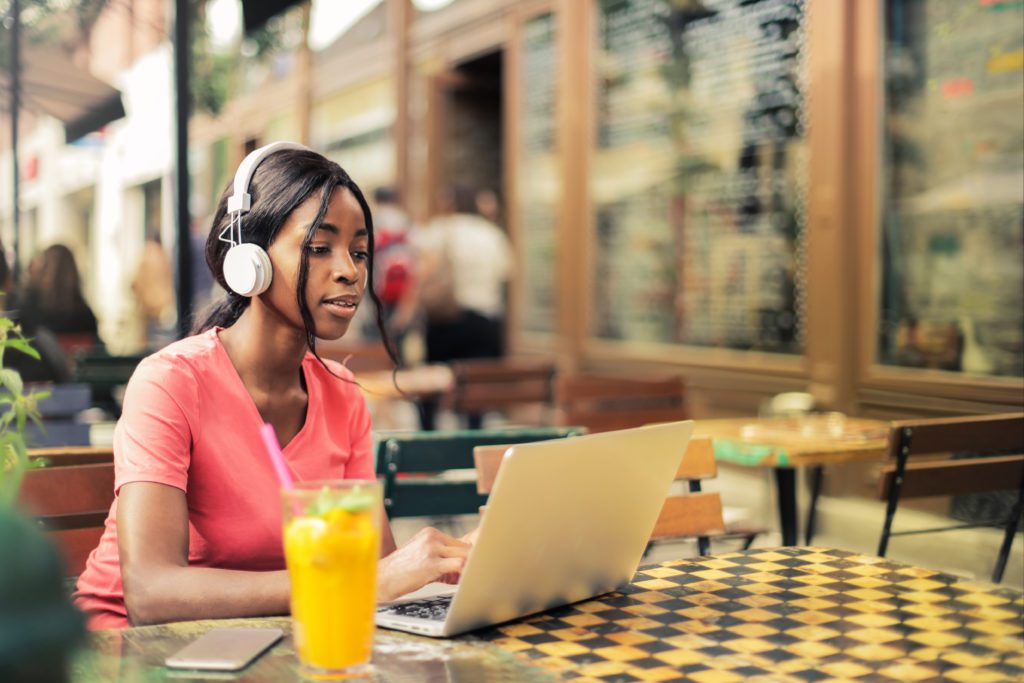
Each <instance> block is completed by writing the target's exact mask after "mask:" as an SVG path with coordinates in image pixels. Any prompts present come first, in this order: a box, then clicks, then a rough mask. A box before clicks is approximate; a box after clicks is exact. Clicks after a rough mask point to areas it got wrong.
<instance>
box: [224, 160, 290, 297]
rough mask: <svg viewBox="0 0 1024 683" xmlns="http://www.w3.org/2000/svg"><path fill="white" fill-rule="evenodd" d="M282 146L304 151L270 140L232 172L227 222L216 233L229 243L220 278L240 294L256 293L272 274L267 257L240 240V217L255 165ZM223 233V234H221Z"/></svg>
mask: <svg viewBox="0 0 1024 683" xmlns="http://www.w3.org/2000/svg"><path fill="white" fill-rule="evenodd" d="M286 149H294V150H308V149H309V148H308V147H304V146H302V145H300V144H298V143H295V142H272V143H270V144H269V145H264V146H263V147H260V148H259V149H255V150H253V151H251V152H249V154H248V155H246V157H245V159H243V160H242V163H241V164H239V166H238V170H237V171H236V172H235V183H234V192H233V193H232V195H231V196H230V197H228V225H227V227H226V228H224V229H223V230H222V231H221V233H220V235H219V236H218V237H219V239H220V241H221V242H227V243H228V244H230V245H231V248H230V249H228V253H227V254H226V255H225V256H224V280H225V281H226V282H227V284H228V287H230V288H231V290H232V291H234V292H235V293H236V294H240V295H242V296H248V297H252V296H258V295H260V294H262V293H263V292H265V291H267V288H268V287H270V281H271V280H272V279H273V277H274V273H273V269H272V268H271V266H270V256H268V255H267V252H266V251H265V250H264V249H263V247H261V246H259V245H258V244H252V243H251V242H250V243H245V244H243V243H242V216H243V215H245V214H246V213H248V212H249V208H250V204H251V202H252V197H250V196H249V183H250V182H251V181H252V176H253V174H254V173H255V172H256V167H257V166H259V165H260V162H261V161H263V160H264V159H265V158H267V157H268V156H270V155H271V154H273V153H274V152H280V151H282V150H286ZM225 235H226V236H225Z"/></svg>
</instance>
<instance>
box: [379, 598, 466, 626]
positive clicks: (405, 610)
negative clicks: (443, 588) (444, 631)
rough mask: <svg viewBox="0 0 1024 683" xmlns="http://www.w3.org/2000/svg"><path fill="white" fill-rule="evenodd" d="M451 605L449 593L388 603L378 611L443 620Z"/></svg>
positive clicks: (415, 617)
mask: <svg viewBox="0 0 1024 683" xmlns="http://www.w3.org/2000/svg"><path fill="white" fill-rule="evenodd" d="M451 605H452V596H451V595H440V596H438V597H436V598H425V599H423V600H413V601H412V602H405V603H402V604H399V605H388V606H387V607H381V608H380V609H378V610H377V611H378V612H387V613H388V614H394V615H396V616H400V617H412V618H414V619H429V620H431V621H444V619H445V617H447V616H448V608H449V607H451Z"/></svg>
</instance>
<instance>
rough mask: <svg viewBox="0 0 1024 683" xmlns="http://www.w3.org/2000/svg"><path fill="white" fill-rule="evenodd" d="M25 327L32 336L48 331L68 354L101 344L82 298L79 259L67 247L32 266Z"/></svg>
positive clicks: (51, 251) (46, 252)
mask: <svg viewBox="0 0 1024 683" xmlns="http://www.w3.org/2000/svg"><path fill="white" fill-rule="evenodd" d="M27 275H28V277H27V281H26V283H25V291H24V293H23V295H22V300H21V324H22V327H23V328H24V329H25V331H26V333H28V334H29V335H35V333H36V330H38V329H39V328H41V327H45V328H46V329H48V330H49V331H50V332H52V333H53V334H55V335H56V336H57V341H59V342H60V344H61V346H62V347H64V349H65V350H66V351H68V352H69V353H70V352H73V351H75V350H78V349H83V348H91V347H92V346H95V345H96V344H98V343H99V334H98V332H97V326H96V316H95V315H94V314H93V312H92V309H91V308H89V304H88V303H86V301H85V297H84V296H83V295H82V282H81V278H80V277H79V275H78V266H77V265H76V264H75V256H74V254H72V253H71V250H70V249H68V248H67V247H66V246H64V245H63V244H54V245H52V246H50V247H47V248H46V249H45V250H43V251H42V253H40V254H38V255H37V256H36V257H35V258H33V259H32V262H31V263H30V264H29V267H28V273H27Z"/></svg>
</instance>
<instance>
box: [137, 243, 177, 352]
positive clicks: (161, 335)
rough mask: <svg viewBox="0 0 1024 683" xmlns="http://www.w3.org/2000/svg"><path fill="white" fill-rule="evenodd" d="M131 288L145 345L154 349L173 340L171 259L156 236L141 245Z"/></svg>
mask: <svg viewBox="0 0 1024 683" xmlns="http://www.w3.org/2000/svg"><path fill="white" fill-rule="evenodd" d="M132 291H133V292H134V293H135V301H136V305H137V306H138V309H139V315H140V316H141V318H142V322H143V330H144V332H143V334H144V342H145V345H146V346H147V347H148V348H150V349H157V348H160V347H162V346H164V345H165V344H167V343H168V342H170V341H172V340H173V339H174V279H173V276H172V274H171V260H170V258H169V257H168V256H167V252H165V251H164V248H163V245H162V244H161V243H160V236H159V235H157V234H154V235H151V236H150V237H149V238H148V239H146V243H145V245H144V246H143V248H142V257H141V258H140V259H139V265H138V268H137V269H136V271H135V277H134V278H132Z"/></svg>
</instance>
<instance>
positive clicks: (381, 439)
mask: <svg viewBox="0 0 1024 683" xmlns="http://www.w3.org/2000/svg"><path fill="white" fill-rule="evenodd" d="M582 434H586V430H585V429H583V428H581V427H529V428H510V429H495V430H486V429H475V430H467V431H452V432H436V431H429V432H404V433H400V432H392V433H382V434H378V435H377V440H376V446H375V449H374V452H375V455H376V458H377V475H378V477H379V478H381V479H382V480H383V482H384V509H385V510H386V511H387V513H388V517H389V518H391V519H395V518H398V517H444V516H448V515H463V514H473V513H476V512H477V511H478V510H479V509H480V506H481V505H484V504H485V503H486V502H487V496H485V495H480V494H479V493H477V486H476V473H475V468H474V463H473V448H474V447H475V446H490V445H497V444H509V445H511V444H517V443H527V442H530V441H544V440H547V439H561V438H566V437H570V436H579V435H582ZM452 470H468V471H469V472H468V473H467V476H466V477H465V478H459V477H451V476H438V475H439V473H442V472H450V471H452Z"/></svg>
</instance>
